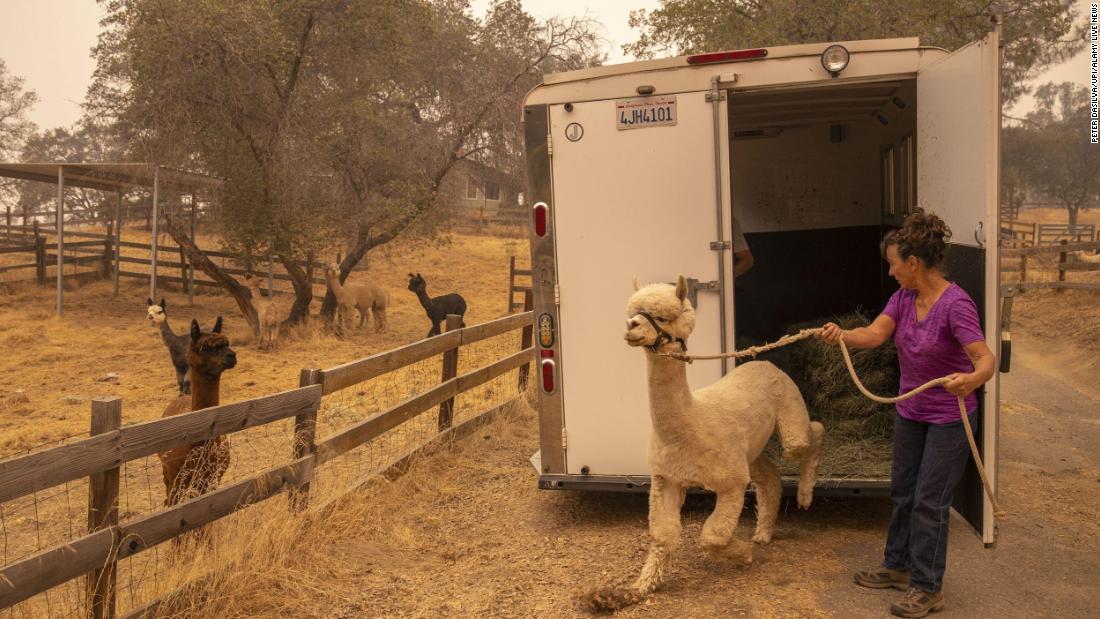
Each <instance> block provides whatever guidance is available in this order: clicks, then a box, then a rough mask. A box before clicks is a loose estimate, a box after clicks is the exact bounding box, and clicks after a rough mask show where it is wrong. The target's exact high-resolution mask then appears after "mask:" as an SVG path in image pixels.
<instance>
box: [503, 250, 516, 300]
mask: <svg viewBox="0 0 1100 619" xmlns="http://www.w3.org/2000/svg"><path fill="white" fill-rule="evenodd" d="M515 287H516V257H515V256H508V307H507V308H505V311H506V312H508V313H509V314H511V313H512V292H513V291H514V290H515Z"/></svg>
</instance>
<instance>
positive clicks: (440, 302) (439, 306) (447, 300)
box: [409, 273, 466, 337]
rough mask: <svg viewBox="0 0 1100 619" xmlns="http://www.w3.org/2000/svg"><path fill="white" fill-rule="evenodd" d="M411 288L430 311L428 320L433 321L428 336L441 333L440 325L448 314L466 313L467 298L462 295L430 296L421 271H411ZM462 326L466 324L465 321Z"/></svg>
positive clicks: (425, 308)
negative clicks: (414, 273)
mask: <svg viewBox="0 0 1100 619" xmlns="http://www.w3.org/2000/svg"><path fill="white" fill-rule="evenodd" d="M409 290H412V291H413V292H415V293H416V298H417V299H420V305H422V306H424V311H425V312H427V313H428V320H430V321H432V329H431V331H428V335H427V337H432V336H433V335H439V333H440V330H439V325H440V324H442V323H443V321H444V320H447V315H448V314H457V315H458V316H465V315H466V299H463V298H462V295H460V294H458V293H457V292H452V293H450V294H445V295H442V296H438V297H435V298H431V297H429V296H428V284H427V283H426V282H425V281H424V278H423V277H420V273H417V274H416V275H413V274H412V273H409ZM462 326H463V327H465V326H466V322H465V321H463V323H462Z"/></svg>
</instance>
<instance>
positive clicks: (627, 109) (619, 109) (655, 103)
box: [615, 95, 676, 131]
mask: <svg viewBox="0 0 1100 619" xmlns="http://www.w3.org/2000/svg"><path fill="white" fill-rule="evenodd" d="M675 124H676V97H675V96H673V95H666V96H660V97H640V98H637V99H620V100H618V101H616V102H615V126H616V127H617V128H618V129H619V130H620V131H622V130H624V129H644V128H646V127H661V126H664V125H675Z"/></svg>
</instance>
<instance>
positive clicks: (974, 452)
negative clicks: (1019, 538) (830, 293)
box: [656, 328, 1007, 519]
mask: <svg viewBox="0 0 1100 619" xmlns="http://www.w3.org/2000/svg"><path fill="white" fill-rule="evenodd" d="M820 332H821V328H817V329H802V330H801V331H799V332H798V333H796V334H794V335H784V336H783V337H781V338H779V339H778V340H776V341H775V342H772V343H770V344H763V345H761V346H753V347H751V348H746V349H745V350H739V351H734V352H731V353H723V354H720V355H686V354H682V353H676V352H662V353H656V354H657V356H659V357H669V358H671V359H676V360H677V361H683V362H684V363H691V362H692V361H695V360H696V359H698V360H711V359H723V358H726V359H728V358H731V357H732V358H734V359H743V358H746V357H755V356H756V355H758V354H760V353H762V352H767V351H769V350H774V349H776V348H781V347H783V346H787V345H790V344H794V343H795V342H798V341H800V340H804V339H806V338H808V337H812V336H814V335H817V334H818V333H820ZM839 342H840V352H841V354H843V355H844V365H846V366H847V367H848V374H849V375H850V376H851V377H852V381H853V382H854V383H855V384H856V388H858V389H859V392H860V393H862V394H863V395H864V396H866V397H867V398H869V399H871V400H873V401H875V402H878V403H879V404H896V403H898V402H901V401H903V400H908V399H909V398H912V397H914V396H916V395H918V394H920V393H922V392H924V391H927V390H929V389H931V388H932V387H939V386H942V385H944V384H946V383H947V382H948V378H947V377H946V376H943V377H941V378H937V379H935V380H930V381H928V382H926V383H924V384H923V385H921V386H920V387H917V388H916V389H913V390H912V391H909V392H907V393H903V394H901V395H899V396H897V397H892V398H884V397H882V396H878V395H875V394H873V393H871V392H870V391H868V390H867V388H866V387H864V386H863V383H862V382H860V380H859V376H857V375H856V369H855V367H854V366H853V365H852V357H851V355H849V354H848V345H847V344H845V343H844V338H841V339H840V340H839ZM955 397H956V398H957V399H958V401H959V417H961V418H962V422H963V429H965V430H966V440H967V442H968V443H970V455H971V456H973V457H974V462H975V463H976V464H977V465H978V475H979V476H980V477H981V478H982V486H983V487H984V488H985V494H986V496H988V497H989V502H990V503H992V504H993V516H994V517H995V518H1001V519H1003V518H1005V517H1006V516H1007V513H1006V512H1005V511H1004V510H1003V509H1001V506H1000V504H999V503H998V502H997V498H996V497H995V496H994V495H993V486H992V485H991V484H990V483H989V479H988V478H987V477H986V476H985V464H984V463H983V462H982V457H981V455H980V454H979V453H978V444H977V443H976V442H975V441H974V430H973V428H971V427H970V418H969V417H967V415H966V402H965V400H964V399H963V397H962V396H955Z"/></svg>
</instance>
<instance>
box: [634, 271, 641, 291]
mask: <svg viewBox="0 0 1100 619" xmlns="http://www.w3.org/2000/svg"><path fill="white" fill-rule="evenodd" d="M640 289H641V286H640V285H638V276H637V275H635V276H634V292H638V290H640Z"/></svg>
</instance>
